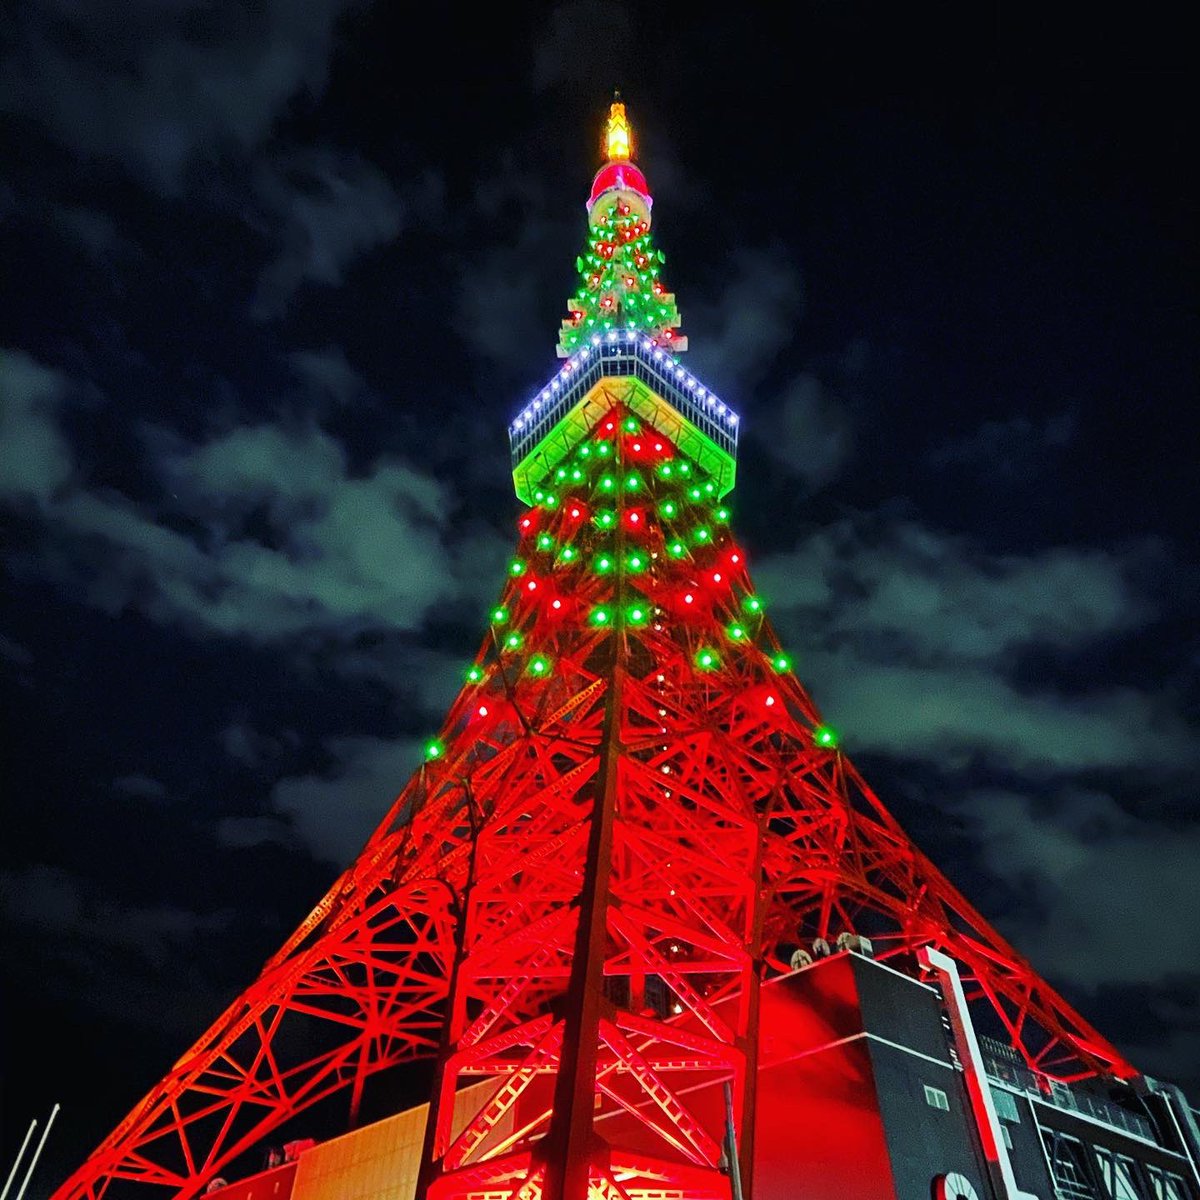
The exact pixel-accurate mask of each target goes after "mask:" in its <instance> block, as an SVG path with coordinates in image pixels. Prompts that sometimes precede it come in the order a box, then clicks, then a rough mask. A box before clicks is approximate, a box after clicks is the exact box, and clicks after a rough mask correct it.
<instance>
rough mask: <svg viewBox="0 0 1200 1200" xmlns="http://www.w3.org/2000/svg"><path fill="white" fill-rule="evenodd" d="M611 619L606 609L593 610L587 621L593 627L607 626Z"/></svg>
mask: <svg viewBox="0 0 1200 1200" xmlns="http://www.w3.org/2000/svg"><path fill="white" fill-rule="evenodd" d="M610 619H611V614H610V613H609V611H608V609H607V608H593V609H592V612H591V615H590V616H589V617H588V620H589V621H591V623H592V624H593V625H607V624H608V623H609V620H610Z"/></svg>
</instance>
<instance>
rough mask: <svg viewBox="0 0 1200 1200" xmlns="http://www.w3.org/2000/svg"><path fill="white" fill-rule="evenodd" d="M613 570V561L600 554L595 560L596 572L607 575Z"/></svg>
mask: <svg viewBox="0 0 1200 1200" xmlns="http://www.w3.org/2000/svg"><path fill="white" fill-rule="evenodd" d="M612 569H613V560H612V559H611V558H609V557H608V555H607V554H602V555H600V557H599V558H598V559H596V571H597V572H598V573H599V574H601V575H607V574H608V573H609V571H611V570H612Z"/></svg>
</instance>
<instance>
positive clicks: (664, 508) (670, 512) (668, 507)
mask: <svg viewBox="0 0 1200 1200" xmlns="http://www.w3.org/2000/svg"><path fill="white" fill-rule="evenodd" d="M678 511H679V508H678V506H677V505H676V504H675V501H674V500H665V501H664V502H663V503H662V505H660V507H659V512H661V513H662V515H663V516H664V517H673V516H674V515H675V514H676V513H677V512H678Z"/></svg>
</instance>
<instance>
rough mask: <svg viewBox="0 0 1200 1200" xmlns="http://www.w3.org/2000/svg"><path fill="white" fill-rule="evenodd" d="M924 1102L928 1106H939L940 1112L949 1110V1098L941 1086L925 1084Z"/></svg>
mask: <svg viewBox="0 0 1200 1200" xmlns="http://www.w3.org/2000/svg"><path fill="white" fill-rule="evenodd" d="M925 1103H926V1104H928V1105H929V1107H930V1108H940V1109H941V1110H942V1112H949V1111H950V1098H949V1097H948V1096H947V1095H946V1093H945V1092H943V1091H942V1089H941V1088H935V1087H930V1086H929V1084H926V1085H925Z"/></svg>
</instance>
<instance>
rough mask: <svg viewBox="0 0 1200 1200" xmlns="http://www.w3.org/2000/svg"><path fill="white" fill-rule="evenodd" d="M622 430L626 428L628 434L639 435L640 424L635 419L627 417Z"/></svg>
mask: <svg viewBox="0 0 1200 1200" xmlns="http://www.w3.org/2000/svg"><path fill="white" fill-rule="evenodd" d="M622 428H624V430H625V432H626V433H637V431H638V423H637V421H636V420H634V418H633V417H626V418H625V423H624V425H623V426H622Z"/></svg>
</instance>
